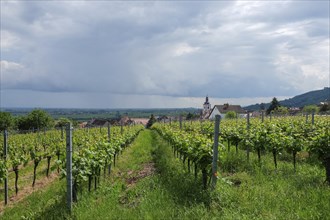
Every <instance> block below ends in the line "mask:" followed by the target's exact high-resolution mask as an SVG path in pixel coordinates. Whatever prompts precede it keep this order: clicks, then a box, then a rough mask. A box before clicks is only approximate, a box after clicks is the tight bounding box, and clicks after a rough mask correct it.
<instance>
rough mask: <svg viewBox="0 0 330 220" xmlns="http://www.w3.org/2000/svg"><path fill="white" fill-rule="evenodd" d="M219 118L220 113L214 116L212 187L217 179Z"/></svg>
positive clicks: (213, 187)
mask: <svg viewBox="0 0 330 220" xmlns="http://www.w3.org/2000/svg"><path fill="white" fill-rule="evenodd" d="M220 119H221V116H220V115H216V116H215V124H214V144H213V162H212V189H215V187H216V185H217V179H218V144H219V131H220Z"/></svg>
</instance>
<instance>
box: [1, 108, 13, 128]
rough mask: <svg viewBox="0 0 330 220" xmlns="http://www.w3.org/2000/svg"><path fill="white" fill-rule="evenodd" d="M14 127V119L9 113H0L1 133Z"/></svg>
mask: <svg viewBox="0 0 330 220" xmlns="http://www.w3.org/2000/svg"><path fill="white" fill-rule="evenodd" d="M12 125H13V117H12V116H11V114H10V113H9V112H0V131H3V130H6V129H9V128H10V127H11V126H12Z"/></svg>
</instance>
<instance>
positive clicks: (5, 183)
mask: <svg viewBox="0 0 330 220" xmlns="http://www.w3.org/2000/svg"><path fill="white" fill-rule="evenodd" d="M7 137H8V133H7V131H6V130H4V132H3V142H4V143H3V160H4V162H6V160H7ZM4 190H5V205H7V204H8V174H6V177H5V181H4Z"/></svg>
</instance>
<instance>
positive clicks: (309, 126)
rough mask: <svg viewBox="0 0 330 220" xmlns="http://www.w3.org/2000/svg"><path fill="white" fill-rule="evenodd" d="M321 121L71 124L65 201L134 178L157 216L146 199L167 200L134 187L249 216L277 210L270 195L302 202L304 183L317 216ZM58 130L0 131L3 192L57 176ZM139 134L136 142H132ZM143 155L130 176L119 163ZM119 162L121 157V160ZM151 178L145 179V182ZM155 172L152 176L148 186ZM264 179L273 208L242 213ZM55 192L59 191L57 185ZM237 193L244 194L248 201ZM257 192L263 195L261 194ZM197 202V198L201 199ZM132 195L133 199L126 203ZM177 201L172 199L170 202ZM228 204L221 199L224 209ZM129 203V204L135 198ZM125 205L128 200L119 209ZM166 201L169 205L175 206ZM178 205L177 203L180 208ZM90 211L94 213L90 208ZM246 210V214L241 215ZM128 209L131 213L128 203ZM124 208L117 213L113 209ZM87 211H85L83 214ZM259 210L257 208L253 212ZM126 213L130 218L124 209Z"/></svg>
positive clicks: (62, 166)
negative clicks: (214, 181) (294, 196)
mask: <svg viewBox="0 0 330 220" xmlns="http://www.w3.org/2000/svg"><path fill="white" fill-rule="evenodd" d="M329 125H330V118H329V117H322V116H315V119H314V118H313V120H307V119H306V118H305V117H275V118H266V119H265V120H262V119H261V118H251V119H249V118H248V119H230V120H221V121H220V129H219V132H218V133H216V132H215V128H216V126H215V122H214V121H172V122H171V121H170V122H169V123H160V122H159V123H155V124H154V125H153V126H152V128H151V130H149V131H148V130H145V129H143V127H142V126H128V127H125V128H124V129H123V128H121V127H111V131H110V130H107V128H93V129H77V130H75V129H74V130H73V131H72V133H73V134H72V137H73V138H72V146H73V153H72V178H73V185H72V188H73V201H74V202H75V203H76V204H77V205H75V207H74V209H73V213H74V215H75V216H80V215H81V213H84V212H85V211H84V210H83V209H84V208H79V207H80V206H81V207H85V208H86V204H85V202H86V201H89V202H91V203H93V201H90V198H89V197H87V198H86V197H82V196H80V197H79V195H82V194H81V192H82V191H85V192H88V193H91V195H94V194H93V193H97V192H98V191H101V193H102V192H103V191H102V190H104V189H106V190H109V187H110V188H112V189H113V190H114V191H111V192H112V193H119V194H118V195H117V194H115V195H112V196H111V197H114V198H112V199H110V198H108V197H107V195H106V193H104V194H102V195H98V194H97V195H98V199H97V200H99V198H103V200H106V201H107V200H108V199H109V202H110V200H111V203H114V204H116V202H118V201H117V200H116V196H119V198H120V197H121V194H122V193H125V194H126V193H128V192H130V191H129V190H135V189H130V188H127V186H125V187H124V185H126V184H129V186H130V187H132V186H131V185H132V182H133V183H134V184H137V186H136V190H140V191H138V192H133V193H132V195H133V199H134V198H135V196H136V198H138V199H139V203H142V204H143V201H149V203H148V206H147V207H148V210H149V209H150V210H149V211H148V212H152V213H154V215H152V216H154V217H157V218H159V217H160V218H164V216H163V215H160V216H159V215H158V214H159V213H158V211H157V210H156V209H157V208H156V207H154V206H153V205H154V204H157V203H159V205H160V206H164V207H167V203H168V204H172V203H171V202H169V201H168V200H166V199H164V204H163V203H162V201H158V200H157V202H155V201H154V200H152V199H143V200H141V199H140V196H141V195H143V196H148V195H149V194H148V193H147V191H148V190H147V191H146V189H149V187H151V188H150V189H149V190H150V191H151V193H156V194H157V193H159V195H158V194H157V196H156V197H160V198H162V196H164V193H165V192H168V190H171V191H173V192H175V193H173V195H172V194H171V196H175V198H176V199H174V200H173V201H176V200H178V201H180V202H179V203H180V204H181V203H182V205H183V206H184V207H183V210H186V209H187V207H186V205H187V204H190V205H191V204H197V205H198V207H199V208H196V210H195V211H196V212H197V211H198V210H199V211H198V212H201V213H204V208H203V207H204V206H206V207H208V208H207V209H209V208H210V206H211V207H212V206H214V207H217V208H216V209H214V210H212V211H211V212H210V213H208V214H207V215H211V216H212V215H215V216H217V215H219V212H220V213H222V215H227V216H231V217H236V218H237V217H241V216H245V215H246V216H249V217H246V218H250V217H251V216H253V215H257V216H259V215H262V216H263V217H267V216H268V217H270V216H272V217H270V218H276V216H278V214H276V213H275V210H276V209H275V207H280V209H283V207H282V206H281V205H279V204H273V197H274V196H276V197H278V199H279V200H283V201H286V202H283V204H286V205H287V206H288V207H291V208H288V210H290V209H292V206H295V205H297V206H298V205H299V206H298V208H297V207H295V209H299V210H300V202H303V201H305V198H304V197H302V196H301V193H305V194H307V195H308V192H307V191H311V192H310V193H313V194H312V195H313V199H311V201H316V200H320V201H324V203H322V205H321V204H319V205H320V206H322V207H323V208H320V210H319V209H317V210H316V211H315V210H314V212H315V213H318V215H317V217H316V219H318V218H322V215H323V214H324V213H327V212H328V211H326V210H328V209H327V208H326V207H330V203H329V201H328V200H325V199H324V198H325V197H326V196H327V195H329V193H330V191H329V187H328V184H329V183H330V140H329V138H330V135H329V127H330V126H329ZM141 131H142V132H141ZM141 133H142V134H141ZM141 135H142V137H141ZM65 136H66V134H65V131H63V130H53V131H47V132H39V133H30V134H11V133H9V134H8V135H7V136H3V137H2V139H1V143H5V142H7V146H8V149H7V151H8V152H7V156H6V158H5V160H1V161H0V182H1V184H2V185H3V183H4V180H5V179H6V177H8V184H9V197H10V198H12V197H15V195H16V194H19V192H20V188H24V187H26V186H28V185H29V186H30V187H32V188H33V187H34V186H35V185H36V183H37V182H38V179H40V180H42V178H45V177H49V176H50V175H56V176H58V177H57V178H58V179H63V180H64V177H65V176H66V175H67V169H66V163H67V160H66V144H67V142H66V137H65ZM215 136H218V143H217V144H218V146H219V149H218V150H219V154H218V157H217V158H216V159H217V165H218V167H219V169H218V171H217V172H216V173H214V172H213V171H212V165H213V163H214V158H213V157H214V151H213V147H214V140H215ZM4 137H5V138H4ZM141 138H147V141H146V142H142V140H141ZM4 139H7V140H4ZM136 139H137V140H136ZM134 140H136V141H134ZM140 142H141V143H143V144H139V143H140ZM132 143H133V145H134V146H135V148H134V147H133V149H135V150H136V151H142V150H144V152H143V153H140V152H139V153H130V151H131V150H126V148H127V147H128V146H129V145H131V144H132ZM134 143H135V144H134ZM128 149H130V148H128ZM133 152H134V151H133ZM125 154H128V156H130V154H131V157H132V158H135V159H127V156H125ZM149 154H150V155H152V157H153V159H152V158H151V159H150V158H149V159H146V160H147V161H146V162H145V163H147V164H149V165H147V168H146V165H145V164H144V163H141V164H140V165H139V166H142V168H141V167H140V168H139V169H142V171H141V170H140V171H136V173H137V174H136V175H137V176H133V177H130V175H132V173H133V174H134V172H133V171H132V170H125V169H126V167H130V169H135V167H136V165H134V160H139V158H144V157H145V156H147V155H149ZM4 155H5V154H3V155H1V156H2V157H3V156H4ZM119 155H123V157H124V158H125V159H123V160H121V159H120V158H121V157H119V158H118V156H119ZM135 155H136V156H135ZM150 160H152V161H153V162H152V163H155V168H153V167H151V168H150V166H151V165H150ZM148 161H149V162H148ZM118 163H119V165H118ZM122 163H125V164H126V165H125V166H123V165H122ZM139 163H140V162H139ZM152 166H153V165H152ZM143 167H144V168H143ZM153 169H156V171H152V172H155V174H150V173H149V172H151V171H146V170H153ZM125 172H126V173H127V174H125V175H124V178H126V179H124V180H123V181H124V182H120V183H119V184H117V183H116V181H117V179H118V178H123V177H122V175H123V173H125ZM145 172H146V173H148V174H145ZM141 173H142V174H141ZM149 175H153V177H150V179H149V178H146V179H145V180H144V179H143V180H140V181H141V184H142V186H141V188H139V184H138V183H136V182H135V181H137V180H138V179H139V178H143V177H145V176H149ZM42 176H43V177H42ZM141 176H143V177H141ZM214 177H215V178H217V179H218V181H219V183H218V185H217V187H216V188H215V189H214V188H212V187H210V185H211V184H210V183H211V179H212V178H214ZM109 178H110V179H109ZM127 178H128V179H127ZM153 178H155V179H156V180H154V179H153ZM253 178H255V180H253ZM102 179H104V180H105V182H104V185H105V186H102V182H101V180H102ZM107 179H109V180H111V181H112V183H111V186H109V185H107V184H109V183H108V180H107ZM149 180H150V181H152V182H150V183H148V181H149ZM113 181H114V182H113ZM118 181H119V180H118ZM155 181H156V182H158V184H157V185H155V183H154V182H155ZM145 182H146V183H145ZM143 184H147V185H143ZM274 184H275V185H274ZM276 184H277V185H278V186H276ZM290 184H291V185H290ZM295 184H297V186H295ZM254 185H255V186H254ZM162 186H163V187H165V188H166V191H161V190H164V189H162ZM252 186H253V187H255V188H256V191H249V190H252V188H251V187H252ZM280 186H283V187H284V186H286V187H289V188H288V189H286V188H283V189H281V190H282V191H283V193H284V194H283V195H282V193H281V192H280V191H278V190H276V187H280ZM103 187H106V188H103ZM237 187H239V188H237ZM257 187H259V188H257ZM267 187H268V188H269V187H273V188H274V187H275V188H274V189H273V190H274V193H275V192H278V194H271V195H269V196H270V197H267V198H269V200H267V202H269V203H271V204H273V205H272V207H274V209H275V210H274V214H273V215H274V216H273V215H270V212H272V208H271V209H270V210H268V209H267V206H266V207H263V208H260V210H259V212H260V213H261V212H262V213H264V214H260V213H259V212H257V213H255V212H251V210H250V208H246V209H248V210H249V211H248V212H246V211H247V210H245V211H244V208H243V207H249V205H248V204H254V205H255V206H258V207H259V205H260V206H262V204H259V202H258V201H256V202H255V203H253V202H252V200H253V199H256V198H259V196H260V195H259V194H260V192H261V191H262V192H263V194H264V195H263V196H267V195H268V191H269V190H268V188H267ZM295 187H296V188H295ZM133 188H134V187H133ZM266 188H267V190H266ZM0 189H2V188H0ZM257 189H258V190H259V191H260V192H258V190H257ZM141 190H142V191H141ZM300 190H303V192H300ZM64 191H65V190H64ZM61 192H62V193H65V192H63V190H61ZM211 192H212V193H213V194H214V195H213V194H212V193H211ZM288 192H291V193H294V194H297V196H299V198H300V199H301V201H299V202H297V204H295V203H292V201H291V200H290V199H286V200H285V197H283V198H282V197H281V196H285V195H287V193H288ZM246 193H248V194H246ZM165 194H166V193H165ZM129 195H130V197H131V196H132V195H131V194H129ZM178 195H180V196H178ZM234 195H236V197H234ZM315 195H317V196H315ZM321 195H322V196H321ZM0 196H1V197H2V198H4V190H1V192H0ZM63 196H65V195H63ZM130 197H129V198H130ZM136 198H135V199H136ZM220 198H221V199H220ZM245 199H247V200H246V202H245ZM129 200H130V199H128V200H127V198H125V200H121V199H119V203H120V204H126V203H127V202H128V203H129V204H130V202H129ZM140 200H141V201H140ZM220 200H221V201H220ZM257 200H264V198H263V197H262V199H261V198H259V199H257ZM309 200H310V198H307V197H306V204H307V203H308V201H309ZM165 201H166V202H165ZM234 201H236V202H234ZM288 201H289V205H288ZM89 202H88V204H89ZM199 202H200V203H201V204H202V206H199ZM227 202H228V204H227ZM233 202H234V203H233ZM62 203H63V202H62ZM135 203H136V201H135V200H134V202H133V204H135ZM165 203H166V205H165ZM229 203H230V204H231V205H230V206H234V207H236V209H237V208H238V207H240V208H242V209H241V210H240V211H239V212H237V213H236V214H233V213H232V211H233V210H232V209H231V208H230V206H228V205H229ZM80 204H81V205H80ZM120 204H119V208H118V205H114V206H113V207H112V208H109V206H107V207H108V208H107V209H111V210H112V214H113V216H116V213H117V212H118V213H119V211H117V209H118V210H122V208H120V207H121V205H120ZM175 204H176V205H175V206H178V203H175ZM239 204H240V205H239ZM99 205H100V206H103V205H101V204H99V203H98V205H97V206H99ZM104 205H106V203H105V204H104ZM190 205H188V207H189V206H190ZM309 205H312V204H309ZM110 206H112V205H110ZM149 206H150V207H152V208H150V207H149ZM180 206H181V205H180ZM180 206H178V207H180ZM226 206H228V207H227V208H226ZM251 206H252V205H251ZM116 207H117V208H116ZM125 207H126V206H125ZM133 207H134V209H133V210H135V208H136V207H135V205H133ZM178 207H177V208H178ZM281 207H282V208H281ZM126 208H127V207H126ZM126 208H125V210H126ZM131 208H132V207H131V205H130V206H129V207H128V208H127V210H130V209H131ZM313 208H314V207H313ZM211 209H212V208H211ZM227 209H228V210H227ZM264 209H265V210H264ZM321 209H322V210H321ZM96 210H97V208H96ZM169 210H173V207H172V208H169ZM178 210H181V209H180V208H178ZM226 210H227V211H228V212H227V211H226ZM302 210H304V209H302ZM89 212H91V213H93V211H92V210H89ZM180 212H182V213H181V214H176V215H174V216H172V217H174V218H177V217H180V216H181V215H182V216H183V218H188V217H187V214H188V213H186V211H182V210H181V211H180ZM191 212H192V211H191ZM240 212H242V213H241V215H238V213H240ZM250 212H251V213H253V214H248V213H250ZM301 212H302V213H303V214H297V216H296V217H298V218H299V217H302V218H304V217H306V216H309V217H310V216H311V213H309V212H308V213H307V214H306V212H305V211H301ZM118 213H117V214H118ZM128 213H130V214H132V213H131V211H129V212H128ZM156 213H157V214H156ZM192 213H193V212H192ZM258 213H259V214H258ZM265 213H267V214H265ZM279 213H281V211H279ZM122 214H123V213H120V214H118V215H120V216H121V215H122ZM144 214H146V213H144ZM291 214H294V213H291ZM291 214H288V215H287V217H288V216H289V217H290V218H292V217H294V215H291ZM86 215H87V216H88V215H89V214H88V213H86ZM135 215H137V216H139V217H140V218H141V217H142V218H143V217H144V215H142V216H141V211H138V210H137V213H135ZM189 215H190V214H189ZM128 216H129V215H128ZM182 216H181V217H182ZM211 216H210V217H211ZM117 217H118V216H117ZM213 217H214V216H213ZM263 217H261V216H259V218H263ZM323 217H324V216H323ZM113 218H115V217H113ZM127 218H132V216H130V217H127ZM189 218H191V216H190V217H189Z"/></svg>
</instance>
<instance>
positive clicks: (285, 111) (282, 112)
mask: <svg viewBox="0 0 330 220" xmlns="http://www.w3.org/2000/svg"><path fill="white" fill-rule="evenodd" d="M272 113H273V114H275V115H287V114H289V111H288V108H287V107H284V106H279V107H277V108H276V109H274V110H273V111H272Z"/></svg>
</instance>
